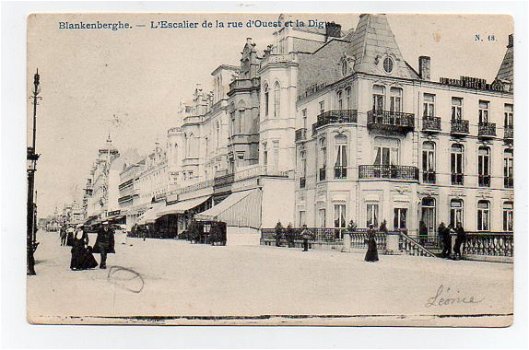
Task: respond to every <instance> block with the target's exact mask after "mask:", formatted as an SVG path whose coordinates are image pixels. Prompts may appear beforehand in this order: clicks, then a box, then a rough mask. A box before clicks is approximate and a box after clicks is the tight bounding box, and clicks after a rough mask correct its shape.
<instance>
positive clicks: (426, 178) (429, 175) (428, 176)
mask: <svg viewBox="0 0 529 350" xmlns="http://www.w3.org/2000/svg"><path fill="white" fill-rule="evenodd" d="M435 178H436V173H435V171H423V172H422V182H423V183H425V184H434V183H435V180H436V179H435Z"/></svg>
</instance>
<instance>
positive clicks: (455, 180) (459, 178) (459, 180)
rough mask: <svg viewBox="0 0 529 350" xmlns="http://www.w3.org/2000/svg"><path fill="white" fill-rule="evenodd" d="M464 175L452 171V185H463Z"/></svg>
mask: <svg viewBox="0 0 529 350" xmlns="http://www.w3.org/2000/svg"><path fill="white" fill-rule="evenodd" d="M464 178H465V175H464V174H462V173H452V185H463V183H464Z"/></svg>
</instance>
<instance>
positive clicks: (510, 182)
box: [503, 176, 514, 188]
mask: <svg viewBox="0 0 529 350" xmlns="http://www.w3.org/2000/svg"><path fill="white" fill-rule="evenodd" d="M503 187H505V188H513V187H514V179H513V177H512V176H507V177H504V178H503Z"/></svg>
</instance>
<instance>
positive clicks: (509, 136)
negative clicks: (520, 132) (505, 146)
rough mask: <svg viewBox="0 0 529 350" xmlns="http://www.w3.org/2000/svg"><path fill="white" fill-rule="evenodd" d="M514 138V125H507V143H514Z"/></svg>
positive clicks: (504, 137) (505, 138) (504, 132)
mask: <svg viewBox="0 0 529 350" xmlns="http://www.w3.org/2000/svg"><path fill="white" fill-rule="evenodd" d="M513 137H514V129H513V127H512V125H506V126H505V129H503V139H504V140H505V141H512V139H513Z"/></svg>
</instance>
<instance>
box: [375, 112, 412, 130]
mask: <svg viewBox="0 0 529 350" xmlns="http://www.w3.org/2000/svg"><path fill="white" fill-rule="evenodd" d="M367 127H368V129H370V130H373V129H375V130H383V131H394V132H402V133H407V132H408V131H413V129H414V128H415V115H414V114H413V113H403V112H392V111H369V112H367Z"/></svg>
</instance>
